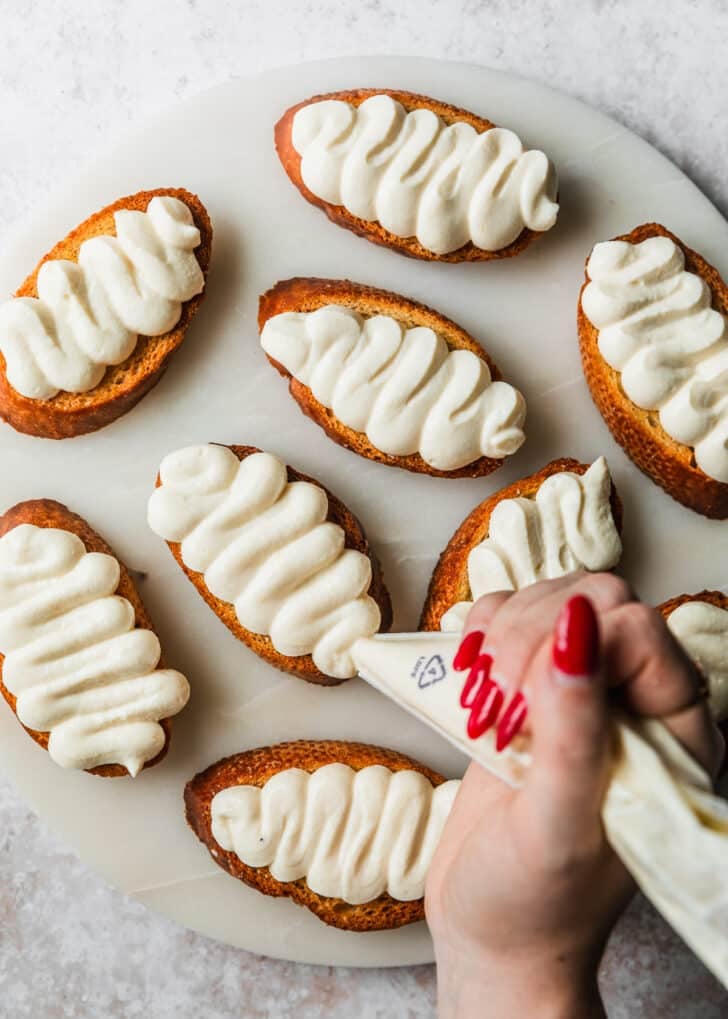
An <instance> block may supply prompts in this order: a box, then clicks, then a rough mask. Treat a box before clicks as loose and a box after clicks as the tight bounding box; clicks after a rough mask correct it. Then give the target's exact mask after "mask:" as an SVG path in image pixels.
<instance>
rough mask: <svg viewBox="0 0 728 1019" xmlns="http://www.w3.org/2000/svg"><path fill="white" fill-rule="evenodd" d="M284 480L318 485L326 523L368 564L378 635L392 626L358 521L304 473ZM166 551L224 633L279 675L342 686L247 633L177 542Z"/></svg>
mask: <svg viewBox="0 0 728 1019" xmlns="http://www.w3.org/2000/svg"><path fill="white" fill-rule="evenodd" d="M227 448H228V449H231V450H232V451H233V453H234V454H235V456H236V457H237V458H238V460H244V459H245V457H246V456H250V455H251V453H259V452H260V450H259V449H257V448H256V447H255V446H228V447H227ZM288 480H289V481H310V482H312V483H313V484H314V485H318V487H319V488H322V489H323V490H324V492H326V495H327V497H328V500H329V515H328V518H327V519H328V520H330V521H332V523H335V524H338V525H339V527H341V528H342V530H343V531H344V534H345V535H346V542H345V543H346V547H347V548H353V549H356V551H357V552H361V553H362V555H365V556H366V557H367V559H369V561H370V563H371V564H372V582H371V584H370V586H369V594H370V595H371V597H372V598H373V599H374V601H375V602H376V603H377V605H378V606H379V610H380V612H381V614H382V622H381V625H380V627H379V629H380V632H384V631H386V630H388V629H389V628H390V626H391V625H392V604H391V601H390V598H389V592H388V591H387V588H386V587H385V586H384V577H383V575H382V568H381V566H380V565H379V560H378V559H377V557H376V555H375V554H374V552H373V550H372V549H371V548H370V546H369V542H368V541H367V537H366V534H365V533H364V529H363V528H362V526H361V524H360V523H359V521H358V520H357V519H356V517H355V516H354V514H353V513H351V512H350V511H349V510H348V509H347V508H346V506H344V504H343V503H342V502H341V501H340V500H339V499H337V498H336V496H335V495H333V494H332V493H331V492H329V490H328V489H327V488H325V487H324V485H322V484H321V482H320V481H316V480H315V478H310V477H309V476H308V475H307V474H300V473H299V472H298V471H295V470H294V469H293V468H292V467H289V468H288ZM160 483H161V482H160V479H159V475H157V487H159V485H160ZM167 544H168V545H169V548H170V551H171V552H172V555H173V556H174V558H175V559H176V560H177V563H178V564H179V566H180V568H181V569H182V570H183V571H184V572H185V573H186V575H187V577H188V578H189V580H191V581H192V583H193V584H194V586H195V587H196V588H197V590H198V592H199V593H200V594H201V595H202V597H203V598H204V600H205V601H206V602H207V604H208V605H209V606H210V608H211V609H212V611H213V612H214V613H215V615H216V616H218V618H219V619H221V620H222V622H223V623H224V624H225V626H227V628H228V630H230V632H231V633H232V634H233V635H234V636H235V637H237V638H238V640H239V641H242V643H243V644H245V645H246V646H247V647H249V648H250V650H251V651H254V652H255V654H256V655H258V656H259V657H260V658H263V659H265V661H267V662H269V663H270V664H271V665H273V666H274V667H275V668H276V669H280V670H281V671H283V672H289V673H290V674H291V675H293V676H297V677H298V678H299V679H305V680H306V681H307V682H309V683H317V684H320V685H321V686H337V685H338V684H339V683H344V682H346V680H344V679H336V678H335V677H333V676H327V675H325V673H323V672H321V671H320V670H319V669H318V668H317V667H316V666H315V665H314V662H313V658H312V657H311V655H299V656H298V657H295V658H293V657H291V656H289V655H282V654H281V653H280V652H279V651H276V649H275V648H274V647H273V643H272V641H271V639H270V637H266V636H263V635H262V634H258V633H251V632H250V631H249V630H246V629H244V628H243V627H242V626H241V625H240V623H239V622H238V617H237V615H236V614H235V608H234V606H233V605H231V604H230V603H229V602H225V601H221V600H220V599H219V598H216V597H215V595H214V594H212V592H211V591H210V590H209V588H208V586H207V584H206V583H205V578H204V575H203V574H202V573H198V572H197V571H195V570H191V569H190V568H189V567H188V566H186V565H185V563H184V562H183V561H182V551H181V546H180V543H179V542H175V541H168V542H167Z"/></svg>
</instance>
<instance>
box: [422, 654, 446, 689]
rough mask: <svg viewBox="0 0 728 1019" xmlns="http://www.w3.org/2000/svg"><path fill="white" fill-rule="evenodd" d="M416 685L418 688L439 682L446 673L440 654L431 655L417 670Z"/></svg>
mask: <svg viewBox="0 0 728 1019" xmlns="http://www.w3.org/2000/svg"><path fill="white" fill-rule="evenodd" d="M416 675H417V686H418V687H419V688H420V690H424V689H425V687H428V686H432V685H433V684H434V683H439V682H440V680H441V679H444V678H445V676H446V675H447V669H446V668H445V663H444V662H443V660H442V658H441V657H440V655H432V656H431V657H430V658H428V659H427V660H426V661H425V662H423V663H422V665H420V667H419V668H418V670H417V673H416Z"/></svg>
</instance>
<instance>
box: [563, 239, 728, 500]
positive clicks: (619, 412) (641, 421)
mask: <svg viewBox="0 0 728 1019" xmlns="http://www.w3.org/2000/svg"><path fill="white" fill-rule="evenodd" d="M648 237H668V238H669V239H670V240H671V241H674V243H675V244H676V245H677V246H678V247H679V248H680V249H681V250H682V252H683V254H684V255H685V269H686V270H687V271H688V272H692V273H695V274H696V275H697V276H700V277H702V279H704V280H705V282H706V283H707V284H708V286H709V287H710V289H711V293H712V295H713V307H714V308H715V309H716V310H717V311H719V312H721V314H723V315H728V286H726V284H725V282H724V281H723V279H722V278H721V276H720V274H719V273H718V271H717V270H716V269H714V268H713V266H712V265H710V264H709V263H708V262H706V261H705V259H704V258H702V257H701V256H700V255H699V254H698V253H697V252H695V251H693V250H692V249H691V248H688V247H687V245H685V244H683V242H682V241H681V240H680V238H679V237H676V236H675V235H674V234H672V233H670V231H669V230H667V229H665V227H664V226H661V225H660V224H659V223H645V224H643V225H642V226H638V227H635V229H634V230H632V231H631V233H628V234H623V235H622V236H620V237H615V238H613V239H614V240H618V241H628V242H629V243H630V244H639V243H640V242H641V241H644V240H646V239H647V238H648ZM588 283H589V278H588V276H587V277H586V279H585V281H584V284H583V286H582V288H581V293H580V296H579V307H578V311H577V324H578V330H579V347H580V349H581V361H582V365H583V367H584V375H585V377H586V381H587V384H588V386H589V390H590V392H591V395H592V399H593V400H594V403H595V404H596V406H597V408H598V409H599V412H600V414H601V415H602V417H603V418H604V420H605V421H606V423H607V426H608V427H609V430H610V432H611V433H612V435H613V436H614V438H615V439H616V440H617V442H618V443H619V445H620V446H621V447H622V449H623V450H624V451H625V453H626V454H627V455H628V456H629V457H630V459H631V460H633V462H634V463H635V464H636V465H637V466H638V467H639V469H640V470H641V471H644V473H645V474H646V475H647V476H648V477H649V478H651V479H652V481H654V482H655V484H657V485H659V486H660V487H661V488H663V489H664V490H665V491H666V492H667V493H668V495H671V496H672V498H673V499H675V500H677V502H680V503H682V504H683V506H688V507H689V508H690V509H692V510H695V511H696V512H697V513H701V514H702V515H703V516H705V517H712V518H714V519H717V520H724V519H725V518H726V517H728V484H726V483H724V482H721V481H716V480H715V479H714V478H711V477H709V476H708V475H707V474H706V473H705V472H704V471H702V470H701V469H700V467H698V465H697V464H696V462H695V456H694V453H693V450H692V448H691V447H690V446H686V445H684V444H683V443H681V442H677V441H676V440H675V439H673V438H671V437H670V436H669V435H668V434H667V432H666V431H665V430H664V429H663V427H662V425H661V424H660V420H659V417H658V414H657V412H656V411H649V410H643V409H642V408H641V407H638V406H637V405H636V404H634V403H633V402H632V401H631V400H630V399H629V397H628V396H627V395H626V394H625V393H624V391H623V389H622V386H621V383H620V375H619V372H617V371H615V370H614V368H612V367H611V365H609V364H608V363H607V362H606V361H605V359H604V358H603V357H602V354H601V353H600V350H599V330H598V329H596V328H595V326H593V325H592V323H591V322H590V321H589V319H588V318H587V317H586V314H585V313H584V310H583V308H582V303H581V294H583V293H584V289H585V288H586V286H587V284H588Z"/></svg>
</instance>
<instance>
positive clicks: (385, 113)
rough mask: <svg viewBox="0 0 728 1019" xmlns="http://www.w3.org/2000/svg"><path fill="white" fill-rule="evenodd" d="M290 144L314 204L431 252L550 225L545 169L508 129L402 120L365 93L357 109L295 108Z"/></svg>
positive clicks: (395, 106) (382, 100)
mask: <svg viewBox="0 0 728 1019" xmlns="http://www.w3.org/2000/svg"><path fill="white" fill-rule="evenodd" d="M292 142H293V147H294V148H295V149H296V151H297V152H298V153H299V154H300V155H301V177H302V179H303V182H304V184H305V185H306V187H307V188H308V189H309V190H310V191H312V192H313V193H314V194H315V195H316V196H317V197H319V198H322V199H323V200H324V201H326V202H329V203H331V204H333V205H343V206H344V207H345V208H346V209H348V211H349V212H350V213H352V215H354V216H357V217H358V218H360V219H364V220H367V221H368V222H379V223H381V225H382V226H383V227H384V228H385V229H386V230H389V231H390V233H393V234H396V235H397V236H398V237H416V238H417V240H418V241H419V242H420V244H422V246H423V247H425V248H427V249H428V250H429V251H432V252H434V253H435V254H438V255H444V254H447V253H448V252H450V251H456V250H457V249H458V248H461V247H462V246H463V245H464V244H467V243H468V242H470V241H472V243H473V244H474V245H475V246H476V247H478V248H482V249H484V250H486V251H498V250H500V249H501V248H504V247H506V246H507V245H508V244H510V243H511V242H512V241H515V240H516V238H517V237H518V236H519V234H520V233H521V232H522V231H523V229H524V227H529V228H530V229H531V230H537V231H544V230H549V229H550V228H551V227H552V226H553V225H554V223H555V222H556V215H557V213H558V208H559V207H558V205H557V204H556V202H555V199H556V191H557V181H556V172H555V170H554V168H553V165H552V164H551V162H550V161H549V159H548V158H547V157H546V156H545V155H544V153H543V152H538V151H536V150H530V151H524V148H523V145H522V144H521V141H520V139H519V138H518V136H517V135H515V134H514V133H513V132H512V131H506V130H504V129H502V128H497V127H496V128H492V129H490V130H488V131H483V132H480V133H478V132H477V131H476V130H475V128H474V127H472V126H471V125H470V124H468V123H466V122H464V121H457V122H456V123H453V124H450V125H447V124H445V122H444V121H443V120H441V119H440V118H439V117H438V116H437V115H436V114H435V113H433V112H432V111H430V110H428V109H426V108H418V109H415V110H412V111H411V112H410V113H407V112H406V111H405V109H404V107H403V106H402V105H401V104H400V103H398V102H397V101H395V100H394V99H392V98H391V97H390V96H388V95H374V96H371V97H370V98H369V99H365V100H364V102H363V103H362V104H361V105H360V106H358V107H357V106H353V105H351V104H350V103H347V102H342V101H340V100H335V99H325V100H322V101H319V102H311V103H308V104H307V105H306V106H302V107H301V109H300V110H298V111H297V113H296V114H295V116H294V118H293V130H292Z"/></svg>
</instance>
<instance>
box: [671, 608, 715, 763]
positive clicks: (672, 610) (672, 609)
mask: <svg viewBox="0 0 728 1019" xmlns="http://www.w3.org/2000/svg"><path fill="white" fill-rule="evenodd" d="M691 601H702V602H707V603H708V605H715V607H716V608H717V609H723V611H724V612H728V595H726V594H723V592H722V591H698V592H697V593H696V594H679V595H676V596H675V597H674V598H668V600H667V601H664V602H662V603H661V604H660V605H658V606H657V611H658V612H660V613H661V614H662V617H663V619H665V620H666V619H667V618H668V617H669V616H670V615H672V613H673V612H674V611H675V609H678V608H680V606H681V605H684V604H685V603H686V602H691ZM718 724H719V726H720V728H721V730H722V732H723V734H724V736H726V737H728V718H724V719H723V720H722V721H721V722H719V723H718ZM727 767H728V760H726V761H725V762H724V765H723V770H725V769H726V768H727Z"/></svg>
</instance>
